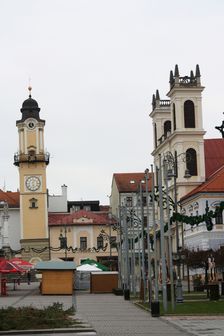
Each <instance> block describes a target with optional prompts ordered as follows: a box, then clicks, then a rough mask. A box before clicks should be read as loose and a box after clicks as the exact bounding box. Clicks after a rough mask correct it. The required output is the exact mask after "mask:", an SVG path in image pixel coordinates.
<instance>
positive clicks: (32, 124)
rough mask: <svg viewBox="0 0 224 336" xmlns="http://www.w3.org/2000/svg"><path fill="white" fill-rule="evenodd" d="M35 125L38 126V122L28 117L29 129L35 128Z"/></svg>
mask: <svg viewBox="0 0 224 336" xmlns="http://www.w3.org/2000/svg"><path fill="white" fill-rule="evenodd" d="M35 126H36V122H35V120H34V119H28V120H27V127H28V129H30V130H33V129H34V128H35Z"/></svg>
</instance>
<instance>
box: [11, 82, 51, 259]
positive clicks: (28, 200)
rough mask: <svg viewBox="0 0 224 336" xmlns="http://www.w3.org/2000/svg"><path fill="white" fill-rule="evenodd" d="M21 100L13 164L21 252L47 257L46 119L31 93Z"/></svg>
mask: <svg viewBox="0 0 224 336" xmlns="http://www.w3.org/2000/svg"><path fill="white" fill-rule="evenodd" d="M31 90H32V88H31V87H29V98H28V99H26V100H25V101H24V102H23V105H22V108H21V110H20V111H21V113H22V117H21V119H20V120H17V121H16V126H17V128H18V133H19V151H18V153H16V154H15V156H14V165H15V166H17V167H18V168H19V179H20V182H19V184H20V228H21V229H20V230H21V240H20V243H21V248H22V255H23V256H24V257H26V259H30V258H32V257H39V258H41V259H44V260H48V259H49V237H48V211H47V186H46V167H47V165H48V164H49V153H47V152H45V150H44V126H45V120H42V119H40V116H39V112H40V108H39V106H38V103H37V102H36V100H34V99H33V98H32V97H31Z"/></svg>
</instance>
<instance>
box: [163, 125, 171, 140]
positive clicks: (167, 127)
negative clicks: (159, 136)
mask: <svg viewBox="0 0 224 336" xmlns="http://www.w3.org/2000/svg"><path fill="white" fill-rule="evenodd" d="M170 133H171V121H170V120H166V121H165V123H164V138H165V139H166V138H167V137H168V136H169V135H170Z"/></svg>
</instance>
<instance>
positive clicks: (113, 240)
mask: <svg viewBox="0 0 224 336" xmlns="http://www.w3.org/2000/svg"><path fill="white" fill-rule="evenodd" d="M116 242H117V237H116V236H111V237H110V246H111V248H116V246H117V244H116Z"/></svg>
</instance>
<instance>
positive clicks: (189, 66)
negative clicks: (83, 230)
mask: <svg viewBox="0 0 224 336" xmlns="http://www.w3.org/2000/svg"><path fill="white" fill-rule="evenodd" d="M0 50H1V55H0V111H1V131H0V139H1V149H0V153H1V156H0V188H3V186H4V184H5V185H6V189H7V190H11V191H16V190H17V188H18V186H19V176H18V168H17V167H15V166H13V155H14V153H15V152H17V150H18V133H17V128H16V120H17V119H20V117H21V113H20V108H21V105H22V102H23V101H24V100H25V99H26V98H27V97H28V90H27V87H28V85H29V77H30V78H31V86H32V87H33V90H32V97H33V98H34V99H36V100H37V101H38V104H39V106H40V108H41V112H40V116H41V118H42V119H45V120H46V126H45V147H46V150H47V151H49V152H50V154H51V160H50V165H49V166H48V167H47V184H48V188H49V192H50V194H60V193H61V185H62V184H66V185H67V186H68V199H69V200H81V199H83V200H100V203H101V204H108V203H109V199H108V195H110V191H111V181H112V175H113V173H121V172H140V171H144V170H145V168H147V167H149V166H150V164H151V163H152V157H151V152H152V150H153V141H152V140H153V137H152V121H151V119H150V118H149V113H150V112H151V97H152V94H153V93H155V90H156V89H159V90H160V97H161V99H166V93H167V92H168V90H169V72H170V70H171V69H174V66H175V64H176V63H177V64H178V65H179V70H180V75H181V76H185V75H189V74H190V70H194V71H195V66H196V64H197V63H198V64H199V65H200V69H201V75H202V78H201V80H202V85H204V86H205V90H204V92H203V121H204V122H203V125H204V129H205V130H206V132H207V133H206V138H219V137H220V136H221V135H220V133H219V132H218V131H217V130H215V128H214V127H215V126H220V125H221V123H222V120H223V118H224V116H223V114H222V112H223V111H224V98H223V97H224V96H223V93H224V52H223V50H224V1H223V0H187V1H180V0H170V1H167V0H36V1H35V0H19V1H17V0H0Z"/></svg>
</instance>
